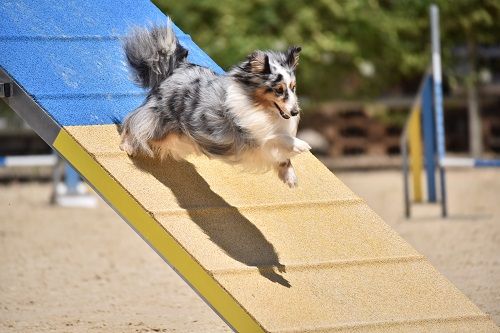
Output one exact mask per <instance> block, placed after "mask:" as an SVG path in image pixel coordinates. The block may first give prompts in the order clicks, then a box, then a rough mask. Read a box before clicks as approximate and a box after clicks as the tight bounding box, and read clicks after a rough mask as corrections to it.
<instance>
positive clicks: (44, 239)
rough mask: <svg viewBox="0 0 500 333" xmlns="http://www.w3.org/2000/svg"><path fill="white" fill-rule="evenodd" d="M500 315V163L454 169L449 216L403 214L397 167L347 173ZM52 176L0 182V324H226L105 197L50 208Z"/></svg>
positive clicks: (98, 328) (149, 327)
mask: <svg viewBox="0 0 500 333" xmlns="http://www.w3.org/2000/svg"><path fill="white" fill-rule="evenodd" d="M337 175H338V176H339V177H340V178H341V179H343V180H344V181H345V182H346V183H347V184H348V185H349V186H350V187H351V188H352V189H353V190H354V191H355V192H357V193H358V194H359V195H360V196H361V197H363V198H364V199H366V201H367V202H368V204H369V205H370V206H371V207H372V208H373V209H374V210H375V211H376V212H378V213H379V214H380V215H381V216H382V217H383V218H384V219H385V220H386V221H387V222H388V223H389V224H391V225H392V226H393V227H394V228H395V229H396V230H397V231H398V232H399V233H400V234H401V235H402V236H403V237H404V238H405V239H407V240H408V241H409V242H410V243H411V244H412V245H413V246H414V247H416V249H417V250H418V251H420V252H421V253H423V254H424V255H426V256H427V257H428V258H429V259H430V260H431V262H432V263H433V264H434V265H435V266H436V267H437V268H438V269H439V270H440V271H441V272H442V273H443V274H444V275H446V276H447V277H448V278H449V279H450V280H451V281H452V282H453V283H454V284H455V285H456V286H457V287H458V288H459V289H460V290H462V291H463V292H464V293H465V294H466V295H467V296H468V297H470V298H471V299H472V301H473V302H475V303H476V304H477V305H478V306H479V307H480V308H481V309H482V310H483V311H485V312H486V313H489V314H490V315H491V316H492V317H493V319H494V320H495V321H496V322H497V324H498V323H500V201H499V199H498V198H499V196H500V171H496V170H467V171H453V172H449V176H448V180H449V192H450V198H449V205H450V212H451V217H450V218H449V219H448V220H441V219H439V218H437V217H438V216H439V210H438V209H437V208H438V207H436V206H431V205H419V206H416V207H415V208H414V213H415V215H416V217H415V218H413V219H411V220H410V221H405V220H404V219H403V217H402V215H403V207H402V189H401V188H402V186H401V175H400V173H399V172H396V171H383V172H380V171H378V172H363V173H339V174H337ZM49 191H50V186H49V185H48V184H36V183H31V184H11V185H8V186H0V253H1V256H0V332H49V331H57V332H228V331H229V329H228V328H227V327H226V325H225V324H224V323H223V321H222V320H221V319H219V318H218V317H217V316H216V315H215V314H214V313H213V312H212V311H211V310H210V308H209V307H208V306H207V305H205V303H203V301H201V300H200V299H199V298H198V297H197V295H196V294H195V293H194V292H193V291H192V290H191V289H190V288H189V287H187V285H186V284H185V283H184V282H183V281H182V280H181V279H180V278H179V277H178V276H177V275H176V274H175V273H174V272H173V271H172V269H170V268H169V267H168V266H167V265H165V264H164V262H163V261H162V260H161V259H160V258H159V257H158V256H157V255H156V254H155V253H154V252H153V251H151V249H150V248H149V247H148V246H147V245H146V244H145V243H144V242H143V241H142V240H141V239H140V238H139V237H138V236H137V235H136V234H135V233H134V232H133V231H132V230H131V229H130V228H129V227H128V225H127V224H125V223H123V222H122V221H121V219H120V218H119V217H118V216H117V215H116V214H115V213H114V211H113V210H111V209H110V208H109V207H107V206H106V204H104V203H103V202H101V203H100V206H99V208H97V209H69V208H52V207H50V206H49V205H48V204H47V199H48V196H49Z"/></svg>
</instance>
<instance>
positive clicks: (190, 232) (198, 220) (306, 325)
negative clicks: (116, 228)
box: [54, 125, 498, 333]
mask: <svg viewBox="0 0 500 333" xmlns="http://www.w3.org/2000/svg"><path fill="white" fill-rule="evenodd" d="M118 145H119V135H118V133H117V131H116V128H115V126H108V125H106V126H75V127H66V128H65V130H63V131H61V133H60V134H59V136H58V137H57V139H56V141H55V143H54V146H55V148H56V149H58V150H59V151H60V152H61V153H62V154H63V155H64V156H65V157H66V158H68V160H69V161H70V162H71V163H72V164H73V165H74V166H75V167H76V168H77V169H78V170H79V171H80V172H81V173H82V174H83V175H84V176H85V177H86V178H87V180H89V182H91V183H92V184H93V185H94V187H95V188H96V189H97V190H98V191H99V192H100V193H101V195H102V196H103V197H104V198H106V200H108V202H109V203H110V204H111V205H112V206H114V207H115V209H116V210H117V211H118V212H119V213H120V214H121V215H122V216H123V217H124V218H125V219H126V220H128V222H129V224H130V225H131V226H132V227H133V228H134V229H135V230H136V231H137V232H138V233H139V234H140V235H141V236H142V237H143V238H144V239H145V240H146V241H147V242H148V243H149V244H150V245H151V246H152V247H153V248H154V249H155V250H156V252H158V253H159V254H160V255H161V256H162V257H163V258H164V259H165V260H167V261H168V262H169V263H170V265H171V266H172V267H174V268H175V269H176V270H177V272H178V273H179V274H180V275H181V276H182V277H183V278H184V279H185V280H186V281H188V282H189V283H190V285H191V286H192V287H193V288H194V289H195V290H197V291H198V293H199V294H200V295H201V296H202V297H204V299H205V300H206V301H207V302H208V303H209V304H210V305H211V306H212V307H213V308H214V309H215V310H216V311H217V312H218V313H219V314H220V315H221V317H223V318H224V319H225V320H226V322H228V323H229V324H230V325H231V326H232V327H233V328H234V329H236V330H237V331H240V332H259V331H266V332H283V333H284V332H347V331H353V330H355V331H356V332H401V331H415V332H418V331H426V332H427V331H428V332H446V331H459V332H461V331H474V332H497V329H498V328H497V327H496V326H495V324H494V323H493V322H492V321H491V319H489V317H488V316H486V315H485V314H483V313H482V312H481V311H480V310H479V309H478V308H477V307H476V306H475V305H474V304H472V303H471V302H470V301H469V300H468V299H467V298H466V297H465V296H464V295H463V294H462V293H461V292H460V291H458V290H457V289H456V288H455V287H454V286H453V285H452V284H451V283H450V282H449V281H448V280H446V279H445V278H444V277H443V276H442V275H440V274H439V273H438V272H437V271H436V270H435V269H434V268H433V267H432V265H430V263H429V262H428V261H427V260H426V259H425V258H424V257H423V256H422V255H420V254H419V253H418V252H416V251H415V250H414V249H413V248H412V247H411V246H410V245H409V244H408V243H406V242H405V241H404V240H403V239H401V237H399V236H398V235H397V234H396V233H395V232H394V231H393V230H391V228H390V227H388V226H387V225H386V224H385V223H384V222H383V221H382V220H381V219H380V218H379V217H378V216H377V215H376V214H375V213H374V212H373V211H372V210H371V209H370V208H369V207H368V206H367V205H366V204H365V203H364V201H363V200H361V199H360V198H359V197H358V196H356V195H355V194H354V193H353V192H352V191H351V190H349V189H348V188H347V187H346V186H345V185H344V184H343V183H342V182H341V181H340V180H339V179H338V178H336V177H335V176H334V175H333V174H332V173H331V172H330V171H329V170H328V169H326V168H325V167H324V166H323V165H322V164H321V163H320V162H319V161H318V160H317V159H315V158H314V157H313V156H312V155H311V154H303V155H300V156H298V157H297V158H295V159H294V160H293V161H292V162H293V163H294V165H295V167H296V171H297V174H298V177H299V188H297V189H289V188H287V187H286V186H285V185H284V184H282V183H281V182H280V181H279V180H278V179H277V177H276V175H274V174H272V173H266V174H257V175H256V174H249V173H241V172H239V171H238V169H237V168H235V167H231V166H228V165H226V164H223V163H221V162H219V161H216V160H209V159H207V158H205V157H192V158H189V159H188V160H187V161H183V162H174V161H170V160H167V161H164V162H159V161H154V160H150V159H147V158H137V159H130V158H129V157H128V156H127V155H126V154H125V153H123V152H121V151H120V150H119V149H118ZM103 232H105V231H103Z"/></svg>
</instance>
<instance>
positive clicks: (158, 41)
mask: <svg viewBox="0 0 500 333" xmlns="http://www.w3.org/2000/svg"><path fill="white" fill-rule="evenodd" d="M123 48H124V52H125V56H126V59H127V61H128V64H129V68H130V69H131V74H132V78H133V80H134V81H135V82H136V84H138V85H139V86H140V87H143V88H146V89H149V94H148V95H147V97H146V99H145V101H144V102H143V104H142V105H141V106H139V107H138V108H137V109H136V110H134V111H133V112H132V113H130V114H129V115H127V116H126V117H125V119H124V121H123V123H122V126H121V144H120V148H121V149H122V150H123V151H125V152H126V153H127V154H129V155H131V156H134V155H137V154H146V155H149V156H151V157H155V156H156V157H159V158H165V157H167V156H170V157H172V158H174V159H177V160H179V159H183V158H185V157H186V156H187V155H189V154H204V155H206V156H208V157H209V158H217V159H220V160H222V161H224V162H227V163H230V164H239V165H242V166H244V167H245V168H246V169H251V170H262V171H266V170H270V169H274V170H275V171H276V172H277V175H278V177H279V178H280V179H281V180H282V181H283V182H284V183H285V184H287V185H288V186H289V187H295V186H297V176H296V174H295V170H294V168H293V166H292V163H291V162H290V158H292V157H293V156H296V155H297V154H300V153H303V152H306V151H308V150H310V149H311V147H310V146H309V145H308V144H307V143H306V142H305V141H302V140H300V139H298V138H296V133H297V126H298V123H299V118H300V108H299V105H298V100H297V95H296V78H295V70H296V68H297V65H298V61H299V53H300V51H301V48H300V47H298V46H292V47H290V48H288V49H287V50H286V51H284V52H278V51H260V50H259V51H255V52H253V53H251V54H250V55H249V56H248V57H247V58H246V59H245V60H244V61H243V62H241V63H240V64H238V65H236V66H234V67H233V68H231V69H230V70H229V72H227V73H226V74H224V75H217V74H216V73H214V72H213V71H212V70H210V69H208V68H204V67H201V66H198V65H195V64H192V63H190V62H189V61H188V60H187V55H188V51H187V50H186V49H185V48H184V47H183V46H182V45H181V44H180V43H179V41H178V40H177V38H176V36H175V33H174V31H173V30H172V28H171V24H170V23H169V24H168V25H167V26H152V27H150V28H149V29H148V28H135V29H134V30H132V31H131V33H129V34H128V35H127V36H126V37H125V38H124V42H123Z"/></svg>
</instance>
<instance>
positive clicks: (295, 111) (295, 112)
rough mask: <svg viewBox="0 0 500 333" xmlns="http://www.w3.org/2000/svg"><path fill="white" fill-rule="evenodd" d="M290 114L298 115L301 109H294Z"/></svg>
mask: <svg viewBox="0 0 500 333" xmlns="http://www.w3.org/2000/svg"><path fill="white" fill-rule="evenodd" d="M290 114H291V115H292V116H294V117H295V116H296V115H298V114H299V111H297V110H292V111H290Z"/></svg>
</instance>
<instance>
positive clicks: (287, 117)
mask: <svg viewBox="0 0 500 333" xmlns="http://www.w3.org/2000/svg"><path fill="white" fill-rule="evenodd" d="M273 103H274V106H276V108H277V109H278V111H279V112H280V115H281V116H282V117H283V119H290V116H289V115H287V114H286V113H285V112H284V111H283V110H281V108H280V107H279V106H278V104H276V102H273Z"/></svg>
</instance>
